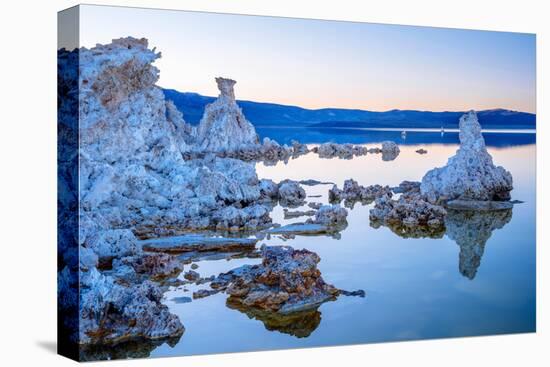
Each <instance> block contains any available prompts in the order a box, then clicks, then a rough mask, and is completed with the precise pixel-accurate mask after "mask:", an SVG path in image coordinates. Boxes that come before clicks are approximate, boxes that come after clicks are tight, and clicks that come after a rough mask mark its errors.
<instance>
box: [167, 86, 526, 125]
mask: <svg viewBox="0 0 550 367" xmlns="http://www.w3.org/2000/svg"><path fill="white" fill-rule="evenodd" d="M163 91H164V95H165V97H166V99H169V100H172V101H173V102H174V104H175V105H176V107H177V108H178V109H179V110H180V111H181V112H182V113H183V117H184V119H185V120H186V121H187V122H189V123H191V124H197V123H198V122H199V121H200V119H201V117H202V114H203V112H204V107H205V106H206V105H207V104H209V103H211V102H213V101H214V100H215V99H216V98H215V97H207V96H203V95H200V94H197V93H190V92H178V91H176V90H174V89H163ZM237 103H238V105H239V106H240V107H241V109H242V110H243V113H244V115H245V116H246V118H247V119H248V120H249V121H250V122H252V123H253V124H254V125H256V126H288V127H311V128H334V127H338V128H436V129H439V128H441V127H444V128H446V129H449V128H457V127H458V119H459V117H460V116H461V115H462V114H463V113H464V112H462V111H446V112H432V111H416V110H390V111H383V112H377V111H367V110H359V109H345V108H322V109H316V110H311V109H306V108H302V107H298V106H289V105H281V104H276V103H264V102H252V101H241V100H238V101H237ZM477 114H478V118H479V122H480V123H481V125H482V127H483V128H486V129H534V128H535V127H536V115H535V114H532V113H528V112H519V111H510V110H505V109H491V110H483V111H477Z"/></svg>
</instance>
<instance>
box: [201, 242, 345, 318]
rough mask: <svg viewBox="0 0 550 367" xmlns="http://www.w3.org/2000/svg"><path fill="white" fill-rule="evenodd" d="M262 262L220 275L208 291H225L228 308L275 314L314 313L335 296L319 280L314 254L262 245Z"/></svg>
mask: <svg viewBox="0 0 550 367" xmlns="http://www.w3.org/2000/svg"><path fill="white" fill-rule="evenodd" d="M262 259H263V260H262V263H261V264H260V265H253V266H250V265H244V266H242V267H240V268H237V269H234V270H232V271H230V272H228V273H225V274H220V275H219V276H218V278H217V279H216V280H214V282H212V284H211V287H212V288H214V289H222V290H225V292H226V293H227V294H229V299H228V301H227V302H228V304H232V305H241V306H242V307H241V308H243V307H246V308H255V309H259V310H264V311H268V312H277V313H279V314H290V313H294V312H299V311H305V310H310V309H315V308H316V307H318V306H319V305H320V304H321V303H323V302H326V301H329V300H334V299H336V297H337V296H338V294H339V290H338V289H337V288H335V287H334V286H332V285H330V284H327V283H325V281H324V280H323V278H322V277H321V272H320V271H319V269H317V264H318V263H319V261H320V258H319V256H318V255H317V254H315V253H314V252H311V251H308V250H295V249H293V248H292V247H289V246H265V245H264V246H263V247H262ZM233 308H235V306H233Z"/></svg>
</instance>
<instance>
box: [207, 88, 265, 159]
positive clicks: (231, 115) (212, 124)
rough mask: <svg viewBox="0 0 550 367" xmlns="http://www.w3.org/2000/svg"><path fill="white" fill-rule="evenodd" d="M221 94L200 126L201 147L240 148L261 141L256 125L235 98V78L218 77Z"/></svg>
mask: <svg viewBox="0 0 550 367" xmlns="http://www.w3.org/2000/svg"><path fill="white" fill-rule="evenodd" d="M216 83H217V84H218V89H219V90H220V95H219V96H218V99H216V100H215V101H214V102H212V103H211V104H209V105H207V106H206V108H205V110H204V115H203V117H202V119H201V121H200V123H199V126H198V129H197V141H198V148H199V150H201V151H210V152H218V151H236V150H239V149H241V148H243V147H246V146H251V145H258V144H259V139H258V135H257V134H256V130H255V129H254V126H253V125H252V124H251V123H250V122H249V121H248V120H247V119H246V118H245V117H244V114H243V113H242V110H241V109H240V107H239V106H238V105H237V102H236V100H235V92H234V90H233V86H234V85H235V83H236V82H235V81H234V80H232V79H225V78H216Z"/></svg>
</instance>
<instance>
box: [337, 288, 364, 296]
mask: <svg viewBox="0 0 550 367" xmlns="http://www.w3.org/2000/svg"><path fill="white" fill-rule="evenodd" d="M340 294H342V295H344V296H350V297H361V298H364V297H365V295H366V294H365V291H364V290H362V289H358V290H356V291H346V290H343V289H340Z"/></svg>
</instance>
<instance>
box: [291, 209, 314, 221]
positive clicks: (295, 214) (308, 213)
mask: <svg viewBox="0 0 550 367" xmlns="http://www.w3.org/2000/svg"><path fill="white" fill-rule="evenodd" d="M315 213H316V212H315V210H306V211H301V210H296V211H290V210H288V209H283V215H284V218H285V219H290V218H298V217H305V216H306V217H311V216H312V215H315Z"/></svg>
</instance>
